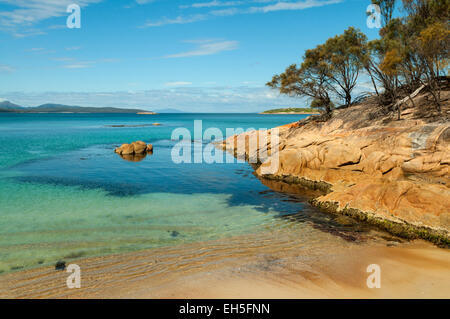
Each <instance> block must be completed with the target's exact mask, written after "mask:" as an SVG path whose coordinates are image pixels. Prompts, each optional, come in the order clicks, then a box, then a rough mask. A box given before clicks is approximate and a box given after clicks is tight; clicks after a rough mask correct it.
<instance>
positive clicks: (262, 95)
mask: <svg viewBox="0 0 450 319" xmlns="http://www.w3.org/2000/svg"><path fill="white" fill-rule="evenodd" d="M1 96H2V98H5V99H7V100H9V101H11V102H13V103H17V104H19V105H30V106H33V105H39V104H43V103H49V102H52V103H61V104H66V105H80V106H94V107H100V106H102V107H124V108H144V109H147V110H155V109H162V108H176V109H180V110H184V111H188V112H260V111H262V110H265V109H269V108H277V107H287V106H296V107H302V106H305V105H307V104H306V103H303V100H302V99H294V98H290V97H286V96H280V95H279V94H278V93H277V92H275V91H273V90H270V89H269V88H266V87H248V86H239V87H168V88H166V89H153V90H133V91H120V92H118V91H116V92H39V93H32V92H10V93H1Z"/></svg>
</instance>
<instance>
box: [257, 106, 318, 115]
mask: <svg viewBox="0 0 450 319" xmlns="http://www.w3.org/2000/svg"><path fill="white" fill-rule="evenodd" d="M259 114H311V115H313V114H319V113H318V112H317V110H313V109H311V108H295V107H288V108H281V109H273V110H267V111H264V112H261V113H259Z"/></svg>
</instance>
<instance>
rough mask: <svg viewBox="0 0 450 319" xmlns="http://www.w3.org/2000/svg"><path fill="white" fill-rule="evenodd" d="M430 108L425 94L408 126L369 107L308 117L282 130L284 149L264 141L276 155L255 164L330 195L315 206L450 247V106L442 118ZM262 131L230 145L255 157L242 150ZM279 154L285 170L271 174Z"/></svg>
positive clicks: (406, 113) (405, 118)
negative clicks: (323, 117) (325, 116)
mask: <svg viewBox="0 0 450 319" xmlns="http://www.w3.org/2000/svg"><path fill="white" fill-rule="evenodd" d="M448 93H449V92H443V96H444V99H443V100H445V96H446V97H447V98H448V96H449V94H448ZM447 101H448V100H447ZM429 104H430V103H429V102H427V99H426V96H419V97H418V98H417V99H416V100H415V105H414V106H411V107H408V106H404V107H403V111H402V119H401V120H400V121H397V120H396V117H395V114H390V113H386V114H383V112H380V110H379V108H378V107H377V106H376V104H370V102H367V103H366V104H364V105H358V106H354V107H351V108H348V109H342V110H337V111H335V112H334V114H333V116H332V118H331V119H329V120H328V121H325V122H323V121H319V120H317V121H316V120H314V119H308V120H306V121H302V122H298V123H294V124H292V125H287V126H284V127H280V128H278V130H279V136H280V141H279V143H278V144H275V145H271V141H270V139H269V138H266V140H265V141H264V143H262V144H259V145H260V147H259V149H258V151H257V152H260V153H264V152H266V153H269V154H270V156H269V157H268V158H266V159H264V160H262V161H260V162H258V163H257V164H256V165H255V168H256V174H257V175H259V176H261V177H264V178H268V179H271V180H283V181H285V182H289V183H298V184H302V185H304V186H308V187H310V188H314V189H320V190H322V191H323V195H322V196H319V197H317V198H315V199H314V200H313V201H312V203H313V204H314V205H316V206H318V207H321V208H323V209H326V210H328V211H332V212H337V213H342V214H346V215H352V216H353V217H358V218H360V219H362V220H366V221H368V222H371V223H373V224H377V225H379V226H382V227H383V228H385V229H388V230H390V231H392V232H394V233H397V234H400V235H403V236H405V237H411V238H415V237H422V238H425V239H428V240H431V241H434V242H437V243H441V244H442V243H444V244H447V245H448V244H449V243H450V236H449V231H450V174H449V173H450V121H449V120H448V116H449V115H450V107H449V104H448V102H447V104H446V105H444V106H443V108H442V112H441V113H440V114H434V113H433V112H435V111H434V109H433V108H432V107H428V106H429ZM427 107H428V109H426V108H427ZM423 114H428V117H424V116H423ZM272 131H273V130H269V132H268V135H267V136H269V137H270V136H271V134H272ZM255 133H256V132H251V133H244V134H241V135H238V136H233V137H230V138H228V139H227V140H225V141H224V142H223V145H222V147H223V148H224V149H228V150H231V151H232V152H234V155H236V156H239V157H245V158H246V159H252V158H254V157H255V156H256V155H257V154H256V153H257V152H256V150H255V151H253V153H252V151H250V148H249V147H245V148H243V149H239V147H237V145H242V144H239V143H244V144H245V143H246V141H247V143H248V139H249V138H251V137H252V136H254V135H255ZM261 145H263V146H261ZM266 148H267V149H268V151H266V150H265V149H266ZM275 157H277V158H278V160H279V165H278V169H277V170H276V172H274V173H273V174H270V175H264V174H263V173H262V169H263V168H264V167H265V166H267V167H268V166H270V165H271V164H272V162H273V161H275Z"/></svg>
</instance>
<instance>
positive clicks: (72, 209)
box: [0, 114, 307, 273]
mask: <svg viewBox="0 0 450 319" xmlns="http://www.w3.org/2000/svg"><path fill="white" fill-rule="evenodd" d="M301 117H302V116H299V115H271V116H267V115H256V114H166V115H165V114H160V115H154V116H148V115H147V116H144V115H135V114H78V115H77V114H1V115H0V218H1V219H0V272H5V273H6V272H9V271H14V270H18V269H24V268H29V267H36V266H39V265H49V264H54V263H55V262H56V261H58V260H61V259H64V260H68V259H69V260H70V259H71V258H78V257H86V256H97V255H103V254H110V253H120V252H128V251H134V250H139V249H147V248H152V247H162V246H170V245H179V244H182V243H187V242H195V241H204V240H210V239H220V238H225V237H227V236H236V235H242V234H248V233H254V232H258V231H263V230H264V229H267V228H268V227H274V225H279V224H280V220H282V221H281V223H284V222H285V221H284V219H283V218H280V217H284V216H290V215H294V214H298V213H299V212H300V213H301V212H302V211H304V210H306V207H307V204H304V203H302V201H301V200H295V199H294V198H293V197H292V196H290V195H287V194H280V193H277V192H274V191H271V190H270V189H269V188H268V187H266V186H264V185H263V184H262V183H261V182H260V181H259V180H258V179H257V178H256V177H254V176H253V174H252V172H253V170H252V169H251V167H250V166H249V165H248V164H246V163H242V162H237V161H234V163H230V164H175V163H173V162H172V160H171V156H170V154H171V149H172V147H173V146H174V145H175V143H176V141H172V140H171V134H172V131H173V130H174V129H175V128H178V127H185V128H188V129H189V130H191V131H192V129H193V124H194V120H202V121H203V129H207V128H209V127H217V128H219V129H221V130H223V131H224V132H225V129H226V128H237V127H242V128H244V129H247V128H250V127H252V128H256V129H259V128H271V127H274V126H278V125H282V124H287V123H290V122H294V121H297V120H299V118H301ZM154 122H158V123H161V124H162V125H161V126H147V124H151V123H154ZM112 125H125V126H131V127H111V126H112ZM135 140H144V141H146V142H151V143H152V144H153V145H154V153H153V155H149V156H147V157H146V158H144V159H143V160H142V161H140V162H130V161H126V160H124V159H122V158H121V157H120V156H118V155H117V154H115V153H114V152H113V149H114V147H116V146H118V145H120V144H121V143H127V142H131V141H135ZM300 219H301V218H300ZM297 220H298V218H297Z"/></svg>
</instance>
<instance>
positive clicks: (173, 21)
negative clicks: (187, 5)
mask: <svg viewBox="0 0 450 319" xmlns="http://www.w3.org/2000/svg"><path fill="white" fill-rule="evenodd" d="M206 19H208V15H205V14H195V15H191V16H186V17H183V16H178V17H176V18H167V17H164V18H162V19H161V20H158V21H147V22H146V23H145V24H144V25H143V26H142V27H143V28H145V27H161V26H164V25H168V24H186V23H193V22H198V21H202V20H206Z"/></svg>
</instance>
